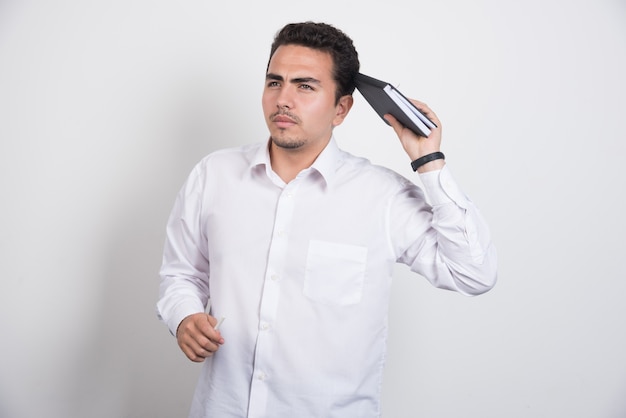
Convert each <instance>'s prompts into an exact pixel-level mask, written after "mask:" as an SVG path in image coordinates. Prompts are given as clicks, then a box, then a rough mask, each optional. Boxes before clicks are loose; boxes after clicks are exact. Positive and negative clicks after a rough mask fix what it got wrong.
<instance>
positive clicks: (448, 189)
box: [420, 165, 468, 209]
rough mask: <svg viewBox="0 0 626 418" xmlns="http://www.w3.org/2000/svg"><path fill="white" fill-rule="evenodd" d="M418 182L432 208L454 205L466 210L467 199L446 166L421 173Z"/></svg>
mask: <svg viewBox="0 0 626 418" xmlns="http://www.w3.org/2000/svg"><path fill="white" fill-rule="evenodd" d="M420 180H421V181H422V184H423V185H424V190H425V191H426V196H428V200H429V201H430V204H431V205H432V206H438V205H445V204H446V203H455V204H457V205H458V206H459V207H461V208H463V209H467V202H468V199H467V197H466V196H465V194H464V193H463V192H462V191H461V189H460V188H459V185H458V184H457V182H456V181H455V180H454V178H453V177H452V173H451V172H450V169H449V168H448V166H447V165H446V166H444V167H443V168H442V169H441V170H434V171H427V172H425V173H421V174H420Z"/></svg>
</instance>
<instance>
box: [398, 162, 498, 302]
mask: <svg viewBox="0 0 626 418" xmlns="http://www.w3.org/2000/svg"><path fill="white" fill-rule="evenodd" d="M420 179H421V180H422V184H423V185H424V191H425V193H426V197H427V199H428V202H429V203H426V202H424V196H423V194H421V193H419V192H416V191H415V190H412V189H413V187H417V186H410V187H407V188H406V189H405V190H403V191H402V192H401V193H400V194H399V195H398V196H397V197H396V199H395V201H394V203H393V204H392V211H391V218H390V224H391V228H392V234H393V235H392V236H397V237H401V238H400V243H399V244H397V245H394V248H395V249H396V250H397V251H398V252H399V258H398V261H399V262H402V263H404V264H407V265H409V266H410V268H411V270H413V271H414V272H416V273H418V274H421V275H422V276H424V277H425V278H426V279H428V280H429V281H430V282H431V283H432V284H433V285H434V286H436V287H439V288H444V289H449V290H454V291H457V292H460V293H462V294H465V295H478V294H481V293H484V292H486V291H488V290H489V289H491V288H492V287H493V286H494V285H495V282H496V279H497V255H496V251H495V247H494V246H493V244H492V242H491V236H490V232H489V228H488V226H487V224H486V222H485V221H484V219H483V217H482V216H481V214H480V213H479V211H478V209H477V208H476V206H475V205H474V204H473V203H472V201H471V200H470V199H469V198H468V197H467V196H466V195H465V194H464V193H463V192H462V191H461V189H460V188H459V186H458V184H457V183H456V181H455V180H454V178H453V177H452V174H451V172H450V170H449V168H448V167H447V166H444V168H443V169H441V170H436V171H431V172H427V173H423V174H421V175H420ZM424 212H426V213H428V214H429V216H426V217H425V216H424ZM424 219H426V220H427V222H428V225H424Z"/></svg>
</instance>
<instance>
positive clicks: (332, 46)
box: [267, 22, 360, 103]
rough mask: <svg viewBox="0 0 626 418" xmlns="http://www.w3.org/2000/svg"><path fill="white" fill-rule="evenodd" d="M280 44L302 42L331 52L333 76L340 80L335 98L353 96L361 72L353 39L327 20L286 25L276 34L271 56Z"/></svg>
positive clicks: (299, 43) (337, 100)
mask: <svg viewBox="0 0 626 418" xmlns="http://www.w3.org/2000/svg"><path fill="white" fill-rule="evenodd" d="M281 45H301V46H305V47H308V48H312V49H317V50H320V51H324V52H327V53H329V54H330V56H331V58H332V60H333V78H334V80H335V82H336V83H337V91H336V92H335V101H336V102H337V103H338V102H339V99H340V98H341V97H342V96H345V95H351V94H352V93H353V92H354V88H355V78H356V75H357V74H358V73H359V67H360V64H359V54H358V53H357V51H356V48H355V47H354V44H353V42H352V39H350V38H349V37H348V36H347V35H346V34H345V33H343V32H342V31H340V30H339V29H337V28H335V27H334V26H331V25H329V24H327V23H315V22H303V23H290V24H288V25H286V26H284V27H283V28H282V29H281V30H280V31H279V32H278V33H277V34H276V36H275V37H274V42H273V43H272V49H271V52H270V58H269V60H268V63H267V67H268V68H269V61H271V59H272V57H273V56H274V53H275V52H276V50H277V49H278V47H279V46H281Z"/></svg>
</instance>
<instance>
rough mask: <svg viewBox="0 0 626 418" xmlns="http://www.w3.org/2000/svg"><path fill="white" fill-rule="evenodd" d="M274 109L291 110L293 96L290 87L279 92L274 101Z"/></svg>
mask: <svg viewBox="0 0 626 418" xmlns="http://www.w3.org/2000/svg"><path fill="white" fill-rule="evenodd" d="M276 107H278V108H279V109H281V110H287V109H293V96H292V92H291V87H290V86H285V87H283V88H282V89H281V90H280V94H279V95H278V98H277V101H276Z"/></svg>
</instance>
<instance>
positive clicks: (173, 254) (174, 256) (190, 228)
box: [157, 167, 209, 335]
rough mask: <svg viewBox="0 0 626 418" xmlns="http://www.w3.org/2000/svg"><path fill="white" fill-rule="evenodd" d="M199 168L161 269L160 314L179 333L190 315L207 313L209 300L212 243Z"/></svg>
mask: <svg viewBox="0 0 626 418" xmlns="http://www.w3.org/2000/svg"><path fill="white" fill-rule="evenodd" d="M200 171H201V170H200V168H199V167H196V168H195V169H194V171H193V172H192V173H191V175H190V176H189V178H188V179H187V181H186V183H185V185H184V186H183V187H182V189H181V190H180V192H179V194H178V196H177V197H176V201H175V203H174V208H173V209H172V212H171V214H170V217H169V220H168V223H167V228H166V238H165V246H164V250H163V261H162V265H161V270H160V278H161V282H160V287H159V300H158V302H157V316H158V317H159V319H161V320H162V321H163V322H165V324H166V325H167V326H168V328H169V330H170V332H171V333H172V335H176V331H177V329H178V325H179V324H180V322H181V321H182V320H183V319H184V318H185V317H187V316H189V315H191V314H194V313H198V312H204V310H205V309H206V306H207V303H208V300H209V260H208V248H207V247H208V244H207V240H206V238H205V237H204V236H203V235H204V234H203V232H202V231H203V228H202V225H201V223H202V220H201V218H202V217H201V212H202V195H203V193H202V191H203V190H202V189H203V183H202V181H201V176H200Z"/></svg>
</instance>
